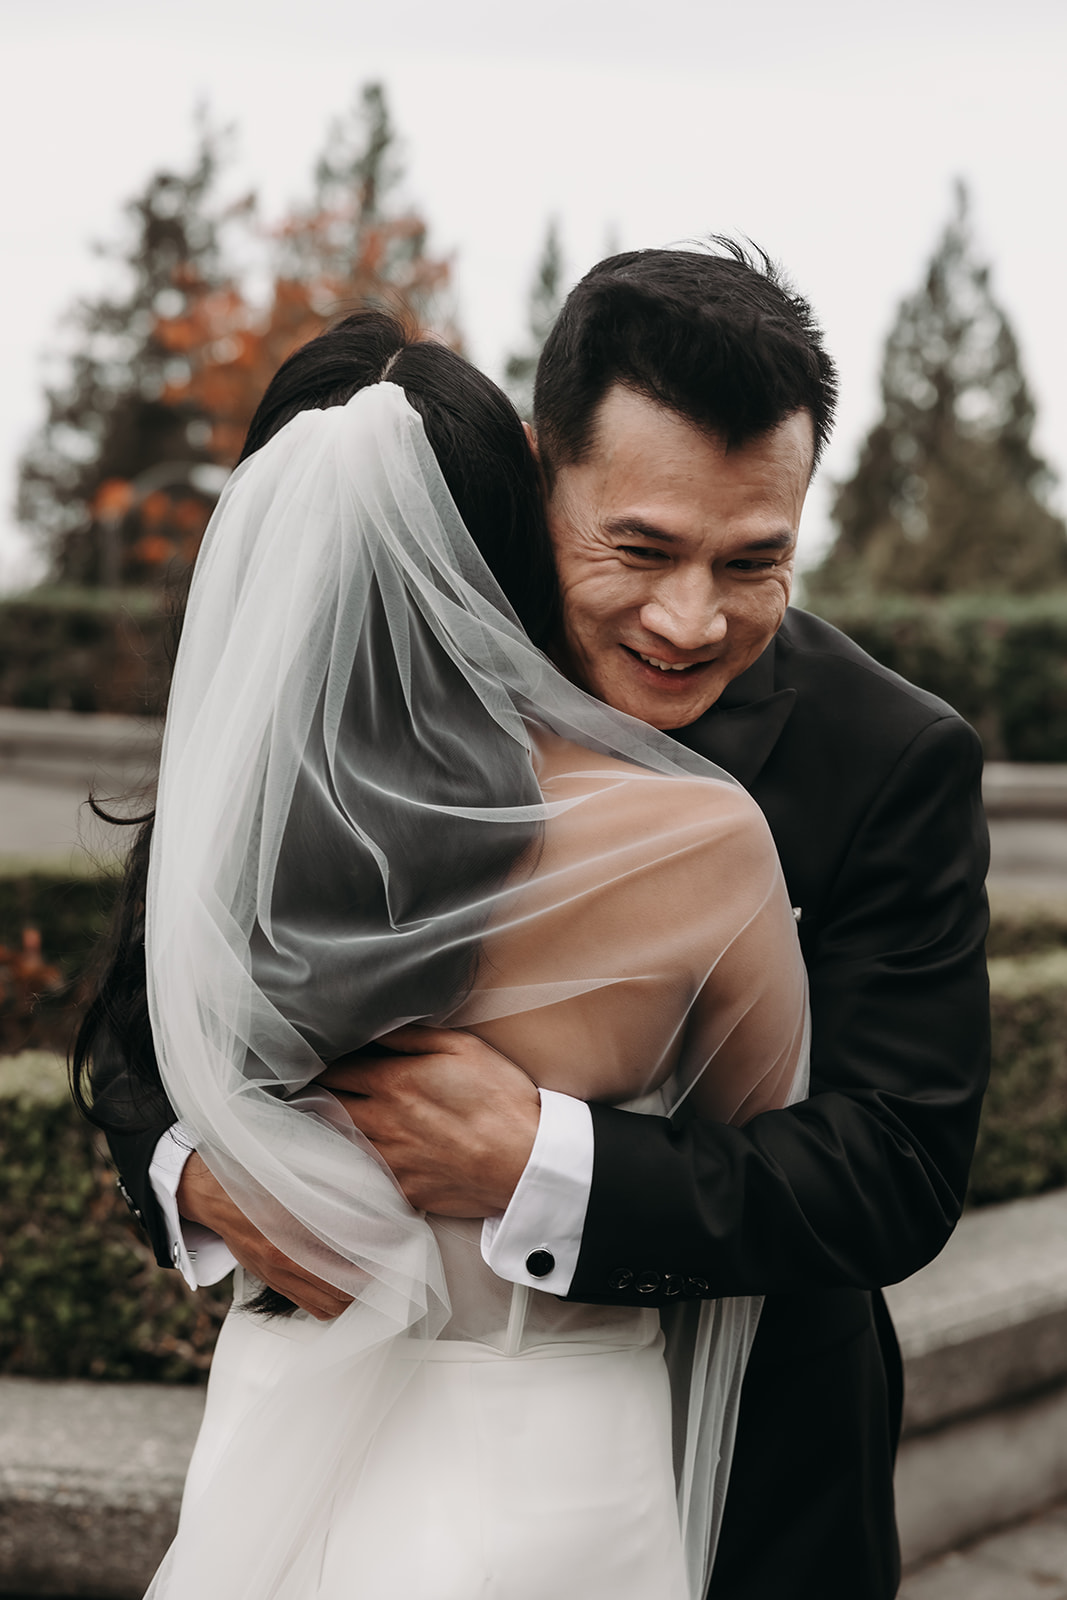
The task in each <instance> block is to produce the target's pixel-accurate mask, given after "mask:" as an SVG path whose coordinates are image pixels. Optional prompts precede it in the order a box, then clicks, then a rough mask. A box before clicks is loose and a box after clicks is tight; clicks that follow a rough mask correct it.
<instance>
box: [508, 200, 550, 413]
mask: <svg viewBox="0 0 1067 1600" xmlns="http://www.w3.org/2000/svg"><path fill="white" fill-rule="evenodd" d="M562 279H563V252H562V249H561V247H560V239H559V226H558V224H557V222H556V220H555V218H553V219H552V220H551V221H550V222H549V224H548V228H547V231H546V233H545V242H544V244H543V246H542V248H541V259H540V260H539V262H538V264H537V270H536V272H535V274H534V280H533V283H532V285H531V288H530V302H529V312H528V314H527V330H528V332H529V344H528V346H527V348H526V349H525V350H524V351H523V352H521V353H518V354H515V355H510V356H509V357H508V359H507V363H506V365H505V367H504V380H505V387H506V388H507V391H508V393H509V394H510V396H511V398H512V400H513V401H514V403H515V409H516V410H517V411H518V413H519V415H520V416H521V417H525V418H526V420H527V421H529V419H530V418H531V417H532V416H533V391H534V377H535V375H536V373H537V363H538V361H539V360H540V358H541V351H542V349H543V348H544V343H545V340H546V339H547V338H548V336H549V334H550V333H551V331H552V324H553V323H554V322H555V320H556V318H557V316H558V315H559V308H560V306H561V305H562V304H563V284H562Z"/></svg>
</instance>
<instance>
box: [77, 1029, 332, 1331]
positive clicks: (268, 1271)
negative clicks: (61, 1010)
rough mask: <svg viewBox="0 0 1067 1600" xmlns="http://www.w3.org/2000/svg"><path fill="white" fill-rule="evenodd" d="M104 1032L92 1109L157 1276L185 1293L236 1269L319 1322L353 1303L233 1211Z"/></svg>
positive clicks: (165, 1109)
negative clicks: (178, 1275) (185, 1287)
mask: <svg viewBox="0 0 1067 1600" xmlns="http://www.w3.org/2000/svg"><path fill="white" fill-rule="evenodd" d="M150 1078H151V1074H150V1073H145V1074H144V1075H143V1076H142V1075H141V1074H139V1073H137V1072H135V1071H134V1070H133V1067H132V1064H131V1063H130V1062H129V1061H128V1060H127V1059H126V1056H125V1054H124V1052H123V1050H122V1049H121V1047H120V1046H119V1045H118V1043H117V1041H116V1040H115V1039H114V1038H113V1037H111V1035H110V1034H109V1033H107V1032H106V1031H105V1030H101V1034H100V1035H99V1036H98V1037H97V1039H96V1041H95V1043H94V1049H93V1073H92V1082H93V1109H94V1112H96V1114H97V1115H98V1116H99V1118H100V1120H101V1122H102V1124H104V1131H105V1134H106V1137H107V1142H108V1146H109V1148H110V1151H111V1156H112V1160H113V1161H114V1163H115V1166H116V1168H117V1169H118V1174H119V1178H118V1186H119V1192H120V1193H121V1194H122V1196H123V1198H124V1200H125V1201H126V1204H127V1205H128V1206H129V1208H130V1210H131V1211H132V1213H133V1215H134V1216H135V1217H136V1218H137V1221H138V1222H139V1223H140V1224H141V1226H142V1227H143V1228H144V1230H145V1232H146V1233H147V1234H148V1237H149V1240H150V1241H151V1244H152V1249H153V1251H154V1253H155V1257H156V1260H157V1262H158V1263H159V1265H160V1266H161V1267H177V1268H179V1270H181V1272H182V1275H183V1277H184V1278H185V1280H186V1282H187V1283H188V1284H189V1285H190V1287H193V1288H195V1287H197V1286H200V1285H203V1284H209V1283H214V1282H217V1281H218V1279H219V1278H221V1277H224V1276H225V1275H226V1273H227V1272H229V1271H231V1270H232V1268H233V1267H234V1265H235V1264H237V1263H238V1262H239V1263H240V1264H241V1265H242V1266H243V1267H245V1268H247V1270H248V1271H249V1272H251V1273H252V1275H253V1276H254V1277H256V1278H257V1279H259V1280H260V1282H262V1283H264V1284H266V1285H267V1286H268V1288H271V1289H275V1290H277V1291H278V1293H279V1294H282V1295H285V1296H286V1297H287V1298H288V1299H290V1300H292V1301H293V1303H294V1304H295V1305H298V1306H300V1307H301V1308H302V1309H303V1310H305V1311H308V1312H310V1313H311V1315H312V1316H314V1317H318V1318H320V1319H328V1318H330V1317H335V1316H337V1315H338V1313H339V1312H341V1311H343V1310H344V1307H345V1306H346V1305H347V1304H348V1303H349V1298H350V1297H349V1296H348V1295H344V1294H341V1293H340V1291H339V1290H337V1289H336V1288H335V1287H334V1286H333V1285H332V1284H328V1283H324V1282H323V1281H322V1280H321V1279H319V1278H316V1277H315V1276H314V1275H313V1274H312V1273H310V1272H308V1271H307V1269H306V1268H304V1267H302V1266H300V1265H299V1264H298V1263H296V1262H293V1261H291V1260H290V1259H289V1258H288V1257H287V1256H285V1255H284V1254H283V1253H282V1251H280V1250H279V1249H278V1248H277V1247H276V1246H275V1245H274V1244H272V1243H271V1241H270V1240H269V1239H268V1238H266V1237H265V1236H264V1235H263V1234H262V1233H261V1232H260V1231H259V1229H258V1228H257V1227H256V1226H255V1225H254V1223H252V1222H250V1221H249V1220H248V1218H247V1217H245V1216H244V1214H243V1213H242V1212H241V1211H240V1210H239V1209H238V1208H237V1206H235V1205H234V1203H233V1201H232V1200H231V1199H230V1197H229V1195H228V1194H227V1193H226V1191H225V1190H224V1189H223V1187H222V1185H221V1184H220V1183H219V1182H218V1180H217V1179H215V1178H214V1177H213V1176H212V1174H211V1172H210V1171H209V1169H208V1168H207V1166H206V1165H205V1163H204V1162H203V1160H202V1159H201V1158H200V1156H198V1155H197V1153H196V1151H195V1150H193V1149H192V1146H191V1141H190V1139H189V1136H188V1135H187V1134H186V1133H185V1132H184V1130H183V1129H182V1128H181V1126H180V1124H179V1123H178V1121H177V1119H176V1117H175V1115H174V1111H173V1109H172V1107H171V1105H170V1103H169V1101H168V1100H167V1098H166V1095H165V1094H164V1092H163V1090H162V1088H161V1087H156V1088H150V1087H148V1084H149V1082H150Z"/></svg>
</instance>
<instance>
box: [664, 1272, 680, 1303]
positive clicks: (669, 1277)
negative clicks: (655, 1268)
mask: <svg viewBox="0 0 1067 1600" xmlns="http://www.w3.org/2000/svg"><path fill="white" fill-rule="evenodd" d="M681 1292H682V1280H681V1278H680V1277H679V1276H678V1274H677V1273H676V1272H668V1273H667V1274H666V1276H665V1277H664V1279H663V1293H664V1294H665V1295H666V1296H667V1297H668V1299H673V1297H674V1296H675V1295H676V1294H681Z"/></svg>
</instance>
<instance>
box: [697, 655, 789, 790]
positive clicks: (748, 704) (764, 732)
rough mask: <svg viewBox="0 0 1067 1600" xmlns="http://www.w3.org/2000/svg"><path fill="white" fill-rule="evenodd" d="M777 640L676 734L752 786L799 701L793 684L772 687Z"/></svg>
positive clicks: (748, 787)
mask: <svg viewBox="0 0 1067 1600" xmlns="http://www.w3.org/2000/svg"><path fill="white" fill-rule="evenodd" d="M774 657H775V641H774V640H773V639H772V640H771V642H770V644H769V645H768V646H767V648H766V650H765V651H764V652H763V654H762V655H761V656H760V658H759V660H758V661H754V662H753V664H752V666H750V667H749V669H748V671H747V672H743V673H742V674H741V676H740V677H739V678H735V679H734V681H733V683H731V684H728V685H727V687H726V689H724V691H723V693H722V694H721V695H720V697H719V699H718V701H717V702H716V704H715V705H713V706H712V707H711V709H710V711H705V713H704V715H703V716H702V717H700V718H698V719H697V721H696V722H693V723H690V725H689V727H688V728H679V729H677V731H676V732H675V733H674V737H675V738H676V739H677V740H678V741H679V743H680V744H684V745H686V746H688V748H689V749H690V750H695V751H696V752H697V754H698V755H702V756H706V757H707V759H708V760H709V761H714V762H715V763H716V764H717V765H718V766H720V767H725V769H726V771H727V772H729V773H730V774H731V775H732V776H733V777H735V778H736V779H737V780H738V782H739V783H742V784H744V786H745V788H746V789H749V790H751V788H752V786H753V784H754V783H755V781H756V779H757V778H758V777H759V775H760V773H761V771H762V770H763V767H764V765H765V763H766V761H767V758H768V756H769V755H770V753H771V751H772V750H773V749H774V747H775V745H776V744H777V743H778V740H779V738H780V737H781V734H782V729H783V728H784V727H785V725H786V723H787V722H788V721H789V718H790V716H791V715H792V712H793V707H794V706H795V705H796V699H797V692H796V690H795V689H779V690H777V691H775V688H774Z"/></svg>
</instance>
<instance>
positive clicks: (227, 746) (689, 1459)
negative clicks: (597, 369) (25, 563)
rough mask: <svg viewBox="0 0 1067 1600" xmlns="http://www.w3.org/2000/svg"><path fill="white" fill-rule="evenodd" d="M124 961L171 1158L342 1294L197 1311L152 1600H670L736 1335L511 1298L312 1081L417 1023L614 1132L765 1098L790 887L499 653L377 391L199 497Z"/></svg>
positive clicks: (747, 844) (731, 1416)
mask: <svg viewBox="0 0 1067 1600" xmlns="http://www.w3.org/2000/svg"><path fill="white" fill-rule="evenodd" d="M146 956H147V968H148V986H149V1003H150V1008H151V1015H152V1026H153V1035H154V1038H155V1042H156V1048H157V1053H158V1056H159V1061H160V1068H161V1073H162V1076H163V1081H164V1084H165V1087H166V1089H167V1093H168V1095H169V1097H170V1100H171V1103H172V1105H173V1106H174V1108H175V1110H176V1111H177V1113H178V1114H179V1116H180V1117H181V1119H182V1121H183V1122H184V1123H185V1124H186V1125H187V1126H188V1127H189V1128H190V1129H191V1130H192V1133H193V1136H194V1138H195V1141H196V1145H197V1148H198V1150H199V1151H200V1153H201V1154H202V1156H203V1158H204V1160H205V1161H206V1162H207V1164H208V1166H209V1167H210V1168H211V1170H212V1171H213V1172H214V1174H215V1175H216V1177H217V1178H219V1180H220V1182H222V1183H223V1185H224V1187H225V1188H226V1189H227V1191H228V1192H229V1194H230V1195H231V1196H232V1198H233V1199H234V1200H235V1202H236V1203H237V1204H238V1205H239V1207H240V1209H241V1210H242V1211H243V1212H244V1213H245V1215H246V1216H249V1217H251V1218H252V1220H253V1221H254V1222H255V1223H256V1224H257V1226H258V1227H259V1228H260V1229H261V1230H262V1231H263V1232H264V1233H266V1234H267V1235H268V1237H270V1238H271V1239H272V1240H273V1241H274V1242H275V1243H276V1244H277V1245H278V1246H279V1247H280V1248H281V1249H282V1250H283V1251H284V1252H285V1253H286V1254H287V1255H289V1256H290V1257H292V1258H293V1259H295V1260H297V1261H299V1262H300V1263H301V1264H302V1265H304V1266H305V1267H307V1268H308V1269H309V1270H311V1271H312V1272H314V1273H315V1274H317V1275H318V1276H319V1277H321V1278H324V1279H327V1280H328V1281H329V1282H331V1283H333V1284H335V1285H336V1286H337V1287H339V1288H341V1289H344V1290H346V1291H347V1292H348V1293H349V1294H350V1295H351V1296H352V1297H353V1303H352V1304H351V1305H350V1306H349V1307H348V1309H347V1310H346V1311H345V1312H344V1313H342V1315H341V1316H339V1317H338V1318H336V1319H335V1320H334V1321H333V1322H331V1323H329V1324H319V1323H317V1322H314V1321H313V1320H311V1319H309V1318H306V1317H303V1316H299V1315H298V1316H294V1317H292V1318H291V1319H288V1320H286V1319H274V1320H264V1319H262V1318H260V1317H257V1316H255V1315H252V1314H250V1313H249V1312H247V1311H245V1310H242V1309H239V1308H238V1309H234V1310H233V1311H232V1312H231V1313H230V1315H229V1317H228V1318H227V1320H226V1323H225V1326H224V1328H223V1330H222V1334H221V1338H220V1340H219V1345H218V1350H217V1354H216V1357H215V1362H214V1366H213V1369H212V1373H211V1381H210V1384H209V1387H208V1399H207V1408H206V1412H205V1418H204V1424H203V1429H202V1432H201V1435H200V1438H199V1441H198V1444H197V1447H196V1451H195V1454H194V1458H193V1462H192V1466H191V1468H190V1473H189V1479H188V1484H187V1488H186V1494H185V1497H184V1500H183V1505H182V1514H181V1521H180V1525H179V1530H178V1535H177V1538H176V1540H175V1543H174V1545H173V1546H172V1548H171V1550H170V1552H169V1553H168V1555H167V1557H166V1559H165V1560H164V1563H163V1565H162V1566H161V1568H160V1570H159V1572H158V1573H157V1575H156V1578H155V1579H154V1581H153V1584H152V1588H151V1590H150V1591H149V1593H150V1596H151V1600H483V1597H484V1600H601V1597H603V1600H609V1597H610V1600H701V1597H702V1596H703V1594H704V1591H705V1588H706V1582H707V1576H708V1571H709V1567H710V1561H711V1559H712V1554H713V1550H714V1542H715V1538H716V1536H717V1531H718V1526H719V1522H720V1520H721V1512H722V1505H723V1501H724V1499H725V1493H726V1483H727V1477H728V1472H729V1461H730V1453H731V1449H732V1442H733V1429H734V1426H735V1424H736V1418H737V1406H738V1399H739V1394H740V1387H741V1381H742V1377H743V1374H744V1367H745V1361H746V1359H747V1355H748V1351H749V1349H750V1348H751V1342H752V1338H753V1336H754V1333H755V1327H756V1321H757V1318H758V1314H759V1302H758V1301H756V1300H753V1299H742V1300H736V1301H718V1302H715V1301H705V1302H703V1304H699V1303H697V1302H692V1303H689V1304H683V1305H681V1306H679V1308H678V1310H677V1311H675V1309H674V1308H673V1307H672V1309H671V1311H670V1313H669V1314H666V1313H665V1315H664V1318H663V1327H662V1330H661V1319H660V1317H659V1315H658V1314H657V1312H656V1311H654V1310H651V1309H643V1308H637V1309H633V1308H626V1307H611V1306H608V1307H597V1306H585V1305H577V1304H570V1303H565V1302H562V1301H560V1300H558V1299H556V1298H554V1297H552V1296H551V1295H546V1294H543V1293H540V1292H538V1291H536V1290H526V1289H523V1288H513V1287H512V1286H511V1285H509V1284H506V1283H504V1282H502V1281H501V1280H500V1279H498V1278H496V1277H495V1276H494V1275H493V1274H492V1273H491V1272H490V1271H489V1269H488V1268H487V1267H486V1266H485V1264H484V1263H483V1261H482V1258H481V1253H480V1249H479V1232H480V1224H479V1223H476V1222H469V1223H462V1222H452V1221H449V1220H447V1219H426V1218H424V1217H422V1216H421V1215H419V1214H418V1213H416V1212H415V1211H413V1210H412V1208H411V1207H410V1206H409V1205H408V1204H407V1202H406V1200H405V1199H404V1197H403V1195H402V1194H401V1193H400V1191H399V1189H398V1186H397V1185H396V1183H395V1181H394V1180H393V1178H392V1175H391V1174H390V1173H389V1172H388V1171H387V1170H386V1169H385V1168H384V1167H383V1165H382V1163H381V1161H380V1158H379V1157H378V1156H377V1154H376V1152H375V1151H374V1149H373V1147H371V1146H370V1145H368V1144H367V1142H366V1141H365V1140H364V1139H363V1138H362V1137H361V1136H360V1135H357V1134H356V1132H355V1130H354V1129H353V1127H352V1124H351V1121H350V1120H349V1118H348V1117H347V1115H346V1114H345V1113H344V1111H343V1110H342V1109H341V1108H340V1107H339V1105H338V1102H337V1101H336V1100H335V1099H334V1098H333V1097H332V1096H331V1095H329V1094H328V1093H326V1092H325V1091H324V1090H322V1089H320V1088H318V1086H317V1085H316V1083H315V1079H316V1077H317V1075H318V1073H319V1072H320V1071H321V1066H322V1059H330V1060H333V1059H336V1058H337V1057H339V1056H341V1055H343V1054H344V1053H345V1052H346V1051H348V1050H351V1049H354V1048H356V1047H358V1046H360V1045H362V1044H364V1043H366V1042H367V1041H368V1040H371V1039H376V1038H380V1037H381V1036H382V1035H383V1034H384V1033H386V1031H387V1030H388V1029H391V1028H395V1027H398V1026H400V1025H403V1024H405V1023H408V1022H410V1021H412V1020H413V1019H419V1018H423V1019H425V1018H433V1019H434V1020H436V1021H437V1022H439V1023H447V1024H448V1025H450V1026H454V1027H461V1028H466V1029H469V1030H471V1031H472V1032H474V1033H476V1034H478V1035H480V1036H481V1037H482V1038H483V1039H484V1040H486V1041H487V1042H488V1043H489V1044H490V1045H493V1046H494V1047H496V1048H498V1049H499V1050H500V1051H501V1052H502V1053H503V1054H504V1055H505V1056H507V1057H508V1058H510V1059H511V1060H512V1061H515V1062H517V1063H518V1064H519V1065H520V1066H521V1067H522V1068H523V1069H524V1070H525V1071H526V1072H527V1073H528V1074H529V1076H530V1077H531V1079H532V1080H533V1081H534V1082H535V1083H536V1084H538V1085H539V1086H541V1087H543V1088H547V1089H553V1090H557V1091H560V1092H563V1093H568V1094H571V1095H574V1096H577V1097H579V1098H581V1099H585V1100H590V1101H602V1102H606V1103H611V1104H614V1105H625V1106H628V1107H630V1108H631V1109H632V1110H633V1111H634V1113H635V1114H639V1113H640V1112H655V1111H659V1112H661V1113H667V1114H674V1113H676V1112H679V1110H680V1109H681V1108H684V1109H681V1114H682V1115H685V1116H691V1117H696V1118H709V1119H715V1120H718V1121H721V1122H743V1121H746V1120H747V1119H748V1118H750V1117H752V1116H754V1115H756V1114H757V1113H759V1112H760V1111H763V1110H767V1109H770V1108H773V1107H776V1106H781V1105H784V1104H787V1103H788V1102H789V1101H790V1100H792V1099H794V1098H796V1097H797V1096H798V1095H799V1094H801V1093H802V1092H803V1089H804V1083H805V1067H806V1015H807V1013H806V984H805V976H804V968H803V963H802V961H801V957H800V952H799V947H798V943H797V938H796V930H795V926H794V923H793V919H792V916H791V913H790V909H789V900H788V896H787V893H786V889H785V884H784V882H783V880H782V875H781V869H780V866H779V864H778V860H777V856H776V854H775V851H774V846H773V842H772V841H771V838H770V834H769V832H768V830H767V826H766V823H765V822H764V820H763V818H762V816H761V814H760V813H759V811H758V809H757V807H756V806H755V804H754V803H753V802H752V801H751V800H750V799H749V797H748V796H747V795H745V793H744V791H743V790H741V789H740V788H739V787H738V786H737V785H736V784H735V783H734V782H733V781H732V780H731V779H729V778H728V777H727V776H726V775H725V774H723V773H722V772H720V771H719V770H718V769H717V768H715V767H713V766H712V765H711V764H710V763H708V762H706V761H704V760H703V759H702V758H701V757H700V756H698V755H695V754H694V753H693V752H690V751H687V750H684V749H682V748H681V747H680V746H679V745H677V744H676V743H675V742H674V741H673V740H671V739H670V738H668V737H667V736H666V735H663V734H660V733H658V732H656V730H654V729H651V728H648V727H646V726H645V725H644V724H641V723H637V722H634V721H633V720H632V719H630V718H628V717H625V716H623V715H621V714H619V713H617V712H615V711H613V710H612V709H611V708H610V707H608V706H605V705H603V704H601V703H600V702H598V701H595V700H593V699H591V698H590V697H589V696H587V695H585V694H584V693H583V692H582V691H581V690H580V689H578V688H576V687H575V686H574V685H573V684H571V683H569V682H568V681H567V680H566V679H565V678H564V677H563V676H562V675H561V674H560V673H559V672H558V671H556V669H555V668H554V667H553V666H552V664H551V663H550V662H549V661H548V660H546V658H545V657H544V656H543V655H542V654H541V653H540V652H539V651H538V650H536V649H535V648H534V646H533V645H532V644H531V643H530V641H529V639H528V638H527V637H526V635H525V634H524V633H523V631H522V629H521V627H520V626H519V624H518V621H517V619H516V618H515V616H514V613H513V612H512V610H511V608H510V606H509V604H508V602H507V600H506V599H505V598H504V596H503V595H502V594H501V592H500V589H499V587H498V586H497V584H496V581H495V579H494V578H493V576H492V574H491V573H490V572H489V570H488V568H487V567H486V565H485V563H484V561H483V560H482V557H481V555H480V553H479V552H478V550H477V548H476V547H475V545H474V544H473V541H472V540H471V538H470V535H469V534H468V532H467V530H466V528H465V527H464V525H463V522H462V520H461V518H460V517H459V514H458V512H457V510H456V507H455V505H454V503H453V502H452V500H451V496H450V494H449V492H448V488H447V485H446V484H445V483H444V480H443V478H442V476H441V473H440V469H439V467H438V464H437V461H436V458H435V457H434V455H433V452H432V450H430V448H429V445H428V443H427V440H426V437H425V433H424V431H423V428H422V423H421V421H420V419H419V418H418V416H417V415H416V413H415V412H414V411H413V410H412V409H411V407H410V406H409V405H408V404H407V401H406V399H405V397H404V395H403V393H402V391H400V390H399V389H397V388H395V387H394V386H393V385H391V384H389V383H382V384H378V385H376V386H375V387H373V388H371V389H368V390H365V391H363V392H361V393H359V394H357V395H356V396H355V397H354V398H353V399H352V400H351V401H349V403H348V404H347V405H345V406H338V407H334V408H331V409H327V410H325V411H313V412H305V413H302V414H301V415H300V416H298V417H296V418H295V419H294V420H293V421H292V422H290V423H289V424H288V425H287V426H286V427H285V428H283V429H282V430H281V431H280V432H279V433H278V434H277V435H276V436H275V437H274V438H273V439H272V440H271V441H270V442H269V443H268V444H266V445H265V446H264V447H263V448H262V449H261V450H260V451H258V452H257V454H256V455H255V456H254V457H252V458H251V459H250V460H249V461H247V462H246V463H245V464H244V465H243V466H242V467H240V468H238V470H237V471H236V472H235V473H234V475H233V477H232V479H231V480H230V483H229V485H228V486H227V488H226V491H225V492H224V494H223V497H222V499H221V500H220V503H219V507H218V509H217V511H216V513H215V516H214V518H213V520H212V524H211V527H210V528H209V530H208V535H207V537H206V539H205V542H204V546H203V549H202V551H201V555H200V557H199V560H198V563H197V570H196V576H195V580H194V584H193V588H192V592H191V596H190V602H189V607H188V611H187V614H186V621H185V626H184V631H183V635H182V642H181V649H180V652H179V656H178V662H177V666H176V671H175V677H174V684H173V688H172V692H171V700H170V704H169V708H168V716H167V729H166V736H165V742H164V748H163V759H162V764H161V770H160V784H159V795H158V805H157V814H156V825H155V834H154V837H153V845H152V857H151V870H150V875H149V887H148V903H147V914H146ZM634 1265H635V1266H637V1267H639V1268H642V1269H643V1268H644V1267H646V1266H650V1265H657V1264H654V1263H646V1262H643V1261H640V1262H635V1263H634ZM239 1298H240V1291H239ZM665 1334H666V1343H665Z"/></svg>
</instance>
